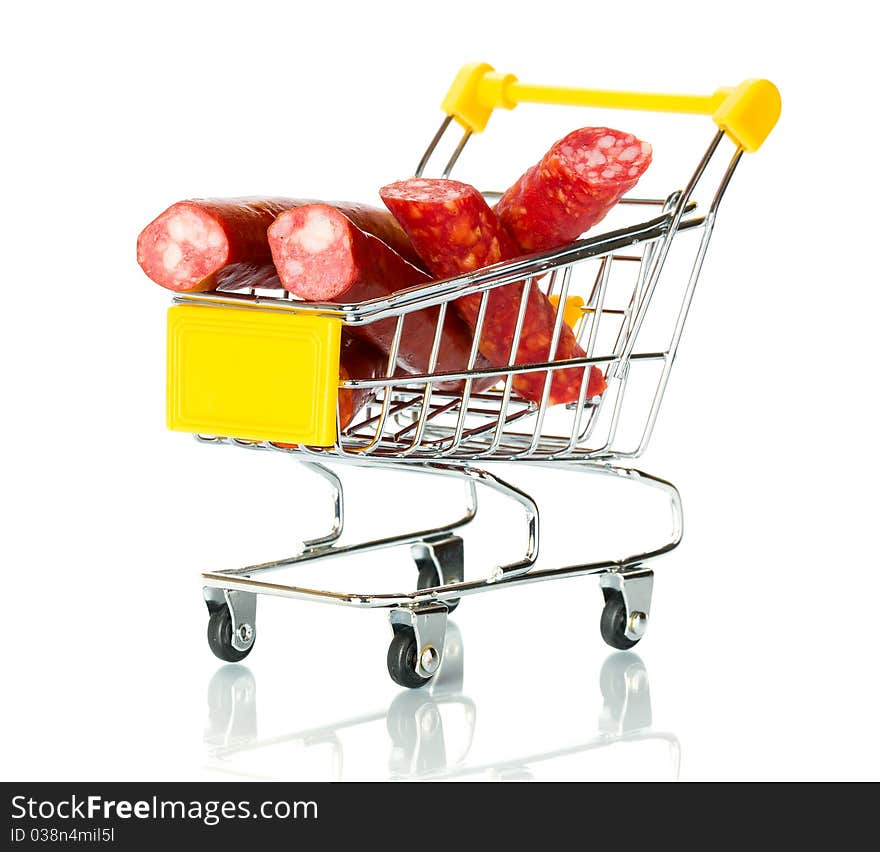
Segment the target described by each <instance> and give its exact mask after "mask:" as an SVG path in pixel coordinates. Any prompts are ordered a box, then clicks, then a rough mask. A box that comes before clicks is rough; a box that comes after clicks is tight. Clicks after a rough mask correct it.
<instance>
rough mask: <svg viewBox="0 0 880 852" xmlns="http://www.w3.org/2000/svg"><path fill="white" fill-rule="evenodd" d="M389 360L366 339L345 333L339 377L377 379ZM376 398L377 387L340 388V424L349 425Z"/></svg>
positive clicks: (341, 346) (365, 379) (341, 348)
mask: <svg viewBox="0 0 880 852" xmlns="http://www.w3.org/2000/svg"><path fill="white" fill-rule="evenodd" d="M387 366H388V358H387V357H386V356H385V355H384V354H383V353H382V352H380V351H379V350H378V349H376V348H375V347H374V346H371V345H370V344H369V343H367V342H366V341H365V340H362V339H361V338H359V337H357V336H355V335H353V334H352V333H351V332H350V330H349V329H347V328H344V329H343V330H342V342H341V344H340V349H339V378H340V380H341V381H347V380H348V379H361V380H362V381H368V380H369V379H377V378H379V377H381V376H384V375H385V371H386V368H387ZM375 398H376V388H340V389H339V425H340V427H341V428H343V429H344V428H345V427H346V426H348V425H349V424H350V423H351V422H352V420H354V418H355V415H357V413H358V412H359V411H360V410H361V409H362V408H363V407H364V406H365V405H366V404H367V403H368V402H372V401H373V400H374V399H375Z"/></svg>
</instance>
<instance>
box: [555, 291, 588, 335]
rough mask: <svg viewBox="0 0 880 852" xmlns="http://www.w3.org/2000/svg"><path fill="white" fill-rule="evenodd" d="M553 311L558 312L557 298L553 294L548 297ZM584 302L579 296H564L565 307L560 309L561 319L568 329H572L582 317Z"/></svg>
mask: <svg viewBox="0 0 880 852" xmlns="http://www.w3.org/2000/svg"><path fill="white" fill-rule="evenodd" d="M550 304H551V305H553V310H555V311H558V310H559V296H558V295H556V294H555V293H554V294H553V295H552V296H551V297H550ZM584 304H585V302H584V300H583V299H582V298H581V297H580V296H566V297H565V307H564V308H563V309H562V319H563V320H564V321H565V324H566V325H567V326H568V327H569V328H574V327H575V326H576V325H577V321H578V320H579V319H580V318H581V317H582V316H583V313H584V312H583V307H584Z"/></svg>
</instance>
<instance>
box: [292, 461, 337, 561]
mask: <svg viewBox="0 0 880 852" xmlns="http://www.w3.org/2000/svg"><path fill="white" fill-rule="evenodd" d="M302 464H303V467H305V468H306V469H307V470H311V471H314V472H315V473H317V474H318V476H321V477H323V478H324V479H325V480H326V481H327V482H329V483H330V485H331V487H332V488H333V526H332V527H331V529H330V532H329V533H327V534H326V535H322V536H320V537H318V538H312V539H309V540H307V541H304V542H303V549H304V550H315V549H316V548H319V547H323V546H324V545H327V544H332V543H333V542H334V541H336V540H337V539H338V538H339V536H341V535H342V529H343V527H344V525H345V503H344V501H343V497H342V482H340V480H339V477H338V476H337V475H336V474H335V473H334V472H333V471H332V470H330V468H328V467H325V466H324V465H322V464H318V462H313V461H304V462H302Z"/></svg>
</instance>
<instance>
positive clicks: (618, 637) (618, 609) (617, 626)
mask: <svg viewBox="0 0 880 852" xmlns="http://www.w3.org/2000/svg"><path fill="white" fill-rule="evenodd" d="M599 630H600V631H601V633H602V638H603V639H604V640H605V642H606V643H607V644H608V645H610V646H611V647H612V648H617V650H618V651H626V650H628V649H629V648H632V647H633V645H635V644H636V643H637V642H638V641H639V640H638V639H630V638H629V636H627V635H626V604H625V603H624V602H623V595H622V594H620V592H615V591H611V590H607V591H606V593H605V608H604V609H603V610H602V618H601V620H600V621H599Z"/></svg>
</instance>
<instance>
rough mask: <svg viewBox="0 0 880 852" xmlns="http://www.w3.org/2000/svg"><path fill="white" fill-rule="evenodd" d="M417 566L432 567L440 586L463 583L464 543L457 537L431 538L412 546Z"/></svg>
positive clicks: (411, 550)
mask: <svg viewBox="0 0 880 852" xmlns="http://www.w3.org/2000/svg"><path fill="white" fill-rule="evenodd" d="M410 553H412V557H413V559H414V560H415V563H416V565H417V566H418V567H419V568H422V567H424V566H426V565H428V566H431V567H432V568H433V569H434V570H435V571H436V572H437V577H438V578H439V580H440V582H439V585H440V586H445V585H451V584H453V583H461V582H462V581H463V580H464V542H463V541H462V539H461V538H460V537H459V536H457V535H437V536H431V537H430V538H428V539H426V540H425V541H418V542H416V543H415V544H412V545H410Z"/></svg>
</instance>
